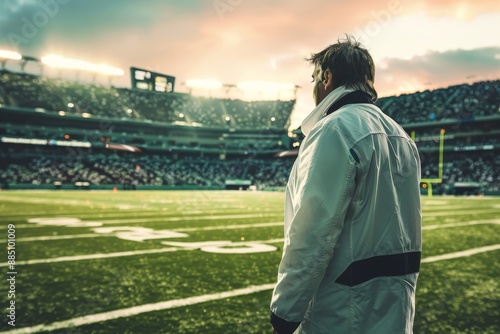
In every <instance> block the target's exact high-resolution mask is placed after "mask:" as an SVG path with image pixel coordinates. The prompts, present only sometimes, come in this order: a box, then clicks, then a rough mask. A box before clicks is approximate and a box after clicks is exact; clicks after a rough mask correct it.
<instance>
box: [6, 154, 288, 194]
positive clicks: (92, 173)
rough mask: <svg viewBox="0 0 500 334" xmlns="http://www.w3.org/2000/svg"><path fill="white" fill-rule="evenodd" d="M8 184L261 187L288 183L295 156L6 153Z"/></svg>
mask: <svg viewBox="0 0 500 334" xmlns="http://www.w3.org/2000/svg"><path fill="white" fill-rule="evenodd" d="M3 159H4V162H6V160H8V162H7V163H6V164H4V166H3V167H0V183H3V184H35V185H40V184H53V183H54V182H62V183H64V184H73V183H75V182H90V183H91V184H94V185H100V184H121V185H135V186H137V185H149V186H205V187H206V186H218V187H224V185H225V181H226V180H228V179H247V180H251V181H252V184H254V185H256V186H258V187H259V188H265V187H275V186H283V185H284V184H286V179H287V177H288V174H289V172H290V169H291V166H292V163H293V159H285V160H281V159H263V158H255V157H243V158H231V159H228V160H220V159H219V157H218V156H210V157H201V156H199V157H191V156H184V157H182V158H179V159H174V158H172V157H169V156H160V155H139V156H137V155H127V154H120V155H119V154H116V153H114V154H104V153H99V154H95V153H92V154H91V153H90V151H89V154H88V155H86V154H82V155H80V156H78V157H74V156H70V155H68V154H66V155H64V154H60V156H39V157H31V158H28V159H27V158H23V159H15V158H12V157H4V158H3Z"/></svg>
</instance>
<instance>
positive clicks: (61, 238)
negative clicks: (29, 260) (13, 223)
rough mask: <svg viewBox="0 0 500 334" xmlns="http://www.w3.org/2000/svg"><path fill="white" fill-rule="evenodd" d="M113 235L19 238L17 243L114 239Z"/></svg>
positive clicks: (95, 234)
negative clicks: (100, 238)
mask: <svg viewBox="0 0 500 334" xmlns="http://www.w3.org/2000/svg"><path fill="white" fill-rule="evenodd" d="M112 236H113V235H112V234H98V233H94V234H66V235H47V236H41V237H30V238H18V239H16V242H30V241H54V240H68V239H83V238H95V237H112Z"/></svg>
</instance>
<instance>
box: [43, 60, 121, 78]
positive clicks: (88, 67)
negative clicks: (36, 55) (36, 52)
mask: <svg viewBox="0 0 500 334" xmlns="http://www.w3.org/2000/svg"><path fill="white" fill-rule="evenodd" d="M42 63H44V64H45V65H48V66H52V67H58V68H68V69H74V70H83V71H89V72H95V73H100V74H105V75H116V76H121V75H124V74H125V72H123V70H121V69H119V68H116V67H111V66H108V65H103V64H92V63H89V62H87V61H84V60H78V59H71V58H64V57H62V56H58V55H48V56H45V57H42Z"/></svg>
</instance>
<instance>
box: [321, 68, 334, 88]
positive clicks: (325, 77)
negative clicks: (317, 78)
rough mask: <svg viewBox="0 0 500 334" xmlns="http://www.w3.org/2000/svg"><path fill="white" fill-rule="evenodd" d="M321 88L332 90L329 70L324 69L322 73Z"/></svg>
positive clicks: (331, 75) (331, 78) (331, 76)
mask: <svg viewBox="0 0 500 334" xmlns="http://www.w3.org/2000/svg"><path fill="white" fill-rule="evenodd" d="M322 82H323V86H324V87H325V89H333V74H332V71H330V69H328V68H327V69H326V70H325V71H324V72H323V80H322Z"/></svg>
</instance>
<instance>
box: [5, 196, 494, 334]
mask: <svg viewBox="0 0 500 334" xmlns="http://www.w3.org/2000/svg"><path fill="white" fill-rule="evenodd" d="M283 203H284V193H281V192H238V191H234V192H231V191H168V192H167V191H149V192H142V191H129V192H125V191H118V192H111V191H52V192H51V191H1V192H0V221H1V224H0V240H1V241H2V245H3V249H4V252H3V257H2V258H0V267H1V269H0V270H1V272H2V277H3V278H2V280H1V281H2V282H3V283H1V284H0V303H1V309H2V312H3V314H2V315H1V319H2V320H1V323H0V326H1V328H0V332H1V333H46V332H51V333H213V334H221V333H231V334H232V333H238V334H239V333H271V327H270V324H269V302H270V296H271V292H272V288H273V286H274V283H275V281H276V273H277V267H278V264H279V261H280V258H281V249H282V243H283ZM423 217H424V218H423V222H424V225H423V226H424V227H423V229H424V230H423V254H422V265H421V273H420V277H419V281H418V286H417V304H416V309H417V314H416V319H415V328H414V332H415V333H447V334H448V333H478V334H479V333H481V334H484V333H491V334H493V333H500V279H499V277H500V198H488V197H474V198H472V197H470V198H466V197H462V198H455V197H433V198H431V199H428V198H423ZM13 325H15V326H13ZM341 334H342V333H341Z"/></svg>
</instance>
